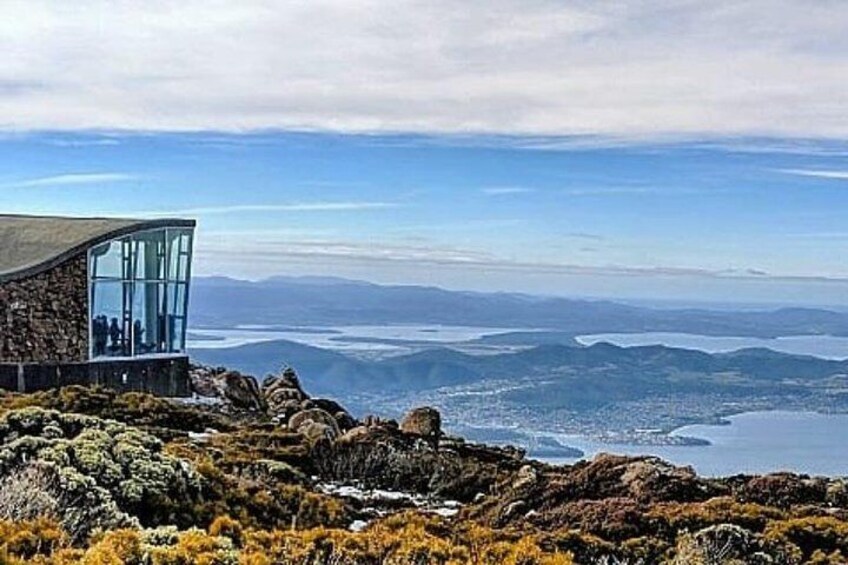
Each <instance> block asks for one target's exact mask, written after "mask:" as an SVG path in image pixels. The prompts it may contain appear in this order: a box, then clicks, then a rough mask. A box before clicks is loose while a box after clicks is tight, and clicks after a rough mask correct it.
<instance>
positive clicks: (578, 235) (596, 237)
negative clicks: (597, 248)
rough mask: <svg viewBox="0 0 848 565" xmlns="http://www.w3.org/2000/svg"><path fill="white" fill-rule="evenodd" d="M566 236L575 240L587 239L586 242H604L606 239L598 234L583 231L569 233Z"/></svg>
mask: <svg viewBox="0 0 848 565" xmlns="http://www.w3.org/2000/svg"><path fill="white" fill-rule="evenodd" d="M565 236H566V237H570V238H573V239H585V240H589V241H603V240H605V239H606V238H605V237H604V236H602V235H599V234H596V233H588V232H581V231H574V232H569V233H567V234H565Z"/></svg>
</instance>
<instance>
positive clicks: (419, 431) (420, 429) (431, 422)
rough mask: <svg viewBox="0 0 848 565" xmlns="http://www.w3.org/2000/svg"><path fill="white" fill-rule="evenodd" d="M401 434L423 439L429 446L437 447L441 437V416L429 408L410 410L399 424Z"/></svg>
mask: <svg viewBox="0 0 848 565" xmlns="http://www.w3.org/2000/svg"><path fill="white" fill-rule="evenodd" d="M400 429H401V431H402V432H404V433H407V434H411V435H415V436H419V437H423V438H424V439H426V440H427V441H428V442H430V444H431V445H433V446H437V445H438V444H439V439H440V438H441V436H442V416H441V414H439V411H438V410H436V409H435V408H430V407H429V406H424V407H421V408H414V409H413V410H410V411H409V412H408V413H407V414H406V416H404V417H403V420H402V421H401V423H400Z"/></svg>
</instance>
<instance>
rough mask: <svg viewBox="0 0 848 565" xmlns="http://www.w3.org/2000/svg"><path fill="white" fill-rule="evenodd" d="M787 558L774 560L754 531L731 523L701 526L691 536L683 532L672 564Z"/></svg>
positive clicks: (744, 563)
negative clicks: (702, 527)
mask: <svg viewBox="0 0 848 565" xmlns="http://www.w3.org/2000/svg"><path fill="white" fill-rule="evenodd" d="M776 563H781V565H789V561H786V560H785V559H781V560H780V561H776V560H775V556H773V555H769V554H768V553H766V552H765V551H764V550H763V546H762V543H761V541H760V539H759V538H758V536H757V535H756V534H754V533H753V532H750V531H748V530H746V529H745V528H742V527H740V526H736V525H733V524H718V525H716V526H710V527H708V528H704V529H702V530H700V531H698V532H696V533H695V534H694V535H684V536H681V539H680V540H679V542H678V547H677V556H676V557H675V559H674V561H673V562H672V565H712V564H717V565H720V564H728V565H732V564H739V565H772V564H776Z"/></svg>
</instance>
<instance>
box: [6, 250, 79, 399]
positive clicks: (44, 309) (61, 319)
mask: <svg viewBox="0 0 848 565" xmlns="http://www.w3.org/2000/svg"><path fill="white" fill-rule="evenodd" d="M86 359H88V266H87V265H86V254H85V253H84V252H83V253H81V254H79V255H77V256H75V257H72V258H71V259H68V260H67V261H65V262H64V263H62V264H60V265H57V266H55V267H53V268H51V269H48V270H47V271H43V272H41V273H38V274H35V275H32V276H30V277H26V278H23V279H18V280H13V281H6V282H0V363H10V362H11V363H38V362H41V363H43V362H50V363H75V362H83V361H85V360H86ZM5 379H6V376H5V373H0V382H5Z"/></svg>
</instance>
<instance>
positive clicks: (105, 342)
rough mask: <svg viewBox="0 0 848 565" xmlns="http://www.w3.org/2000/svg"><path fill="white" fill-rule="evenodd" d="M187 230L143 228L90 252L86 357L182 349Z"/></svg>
mask: <svg viewBox="0 0 848 565" xmlns="http://www.w3.org/2000/svg"><path fill="white" fill-rule="evenodd" d="M191 246H192V230H190V229H159V230H148V231H144V232H139V233H135V234H131V235H128V236H126V237H123V238H120V239H117V240H114V241H110V242H107V243H104V244H102V245H99V246H97V247H95V248H93V249H92V250H91V255H90V267H89V268H90V276H91V282H90V285H91V286H90V288H91V356H92V357H93V358H96V357H126V356H134V355H151V354H155V353H181V352H183V351H185V336H186V304H187V300H188V279H189V276H190V272H191V265H190V262H191Z"/></svg>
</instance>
